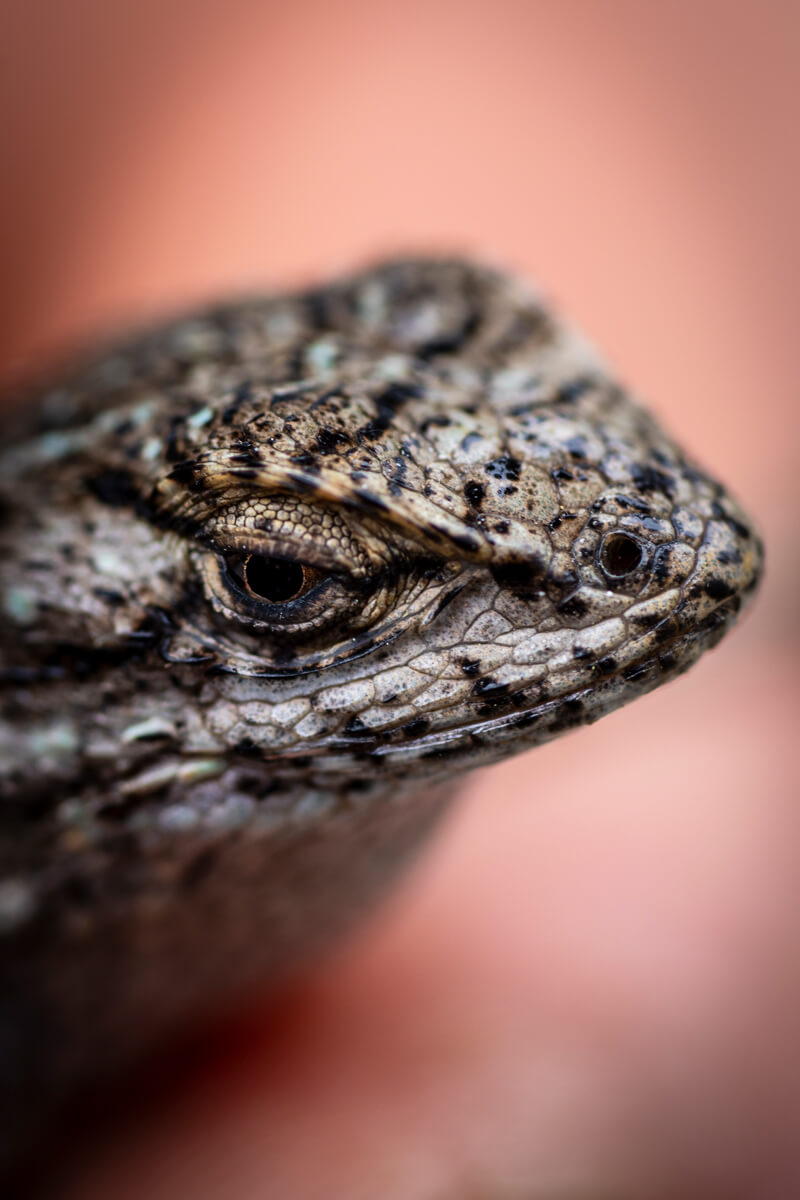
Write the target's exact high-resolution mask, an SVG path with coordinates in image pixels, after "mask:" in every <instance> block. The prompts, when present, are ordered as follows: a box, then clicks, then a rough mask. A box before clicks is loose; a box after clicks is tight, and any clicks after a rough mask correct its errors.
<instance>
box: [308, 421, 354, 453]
mask: <svg viewBox="0 0 800 1200" xmlns="http://www.w3.org/2000/svg"><path fill="white" fill-rule="evenodd" d="M349 441H350V439H349V437H348V436H347V434H346V433H343V432H342V430H341V429H328V428H327V427H323V428H322V429H320V430H319V432H318V433H317V447H316V448H317V450H318V451H319V453H320V454H335V453H336V451H337V450H338V449H339V447H340V446H346V445H347V444H348V443H349Z"/></svg>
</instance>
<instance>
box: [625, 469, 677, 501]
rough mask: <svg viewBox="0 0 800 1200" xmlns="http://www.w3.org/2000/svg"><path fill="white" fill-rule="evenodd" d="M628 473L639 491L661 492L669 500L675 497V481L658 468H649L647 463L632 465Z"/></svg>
mask: <svg viewBox="0 0 800 1200" xmlns="http://www.w3.org/2000/svg"><path fill="white" fill-rule="evenodd" d="M630 472H631V479H632V480H633V482H634V484H635V485H636V487H637V488H638V489H639V491H641V492H663V493H664V495H665V496H669V497H670V499H672V497H673V496H674V495H675V480H674V479H673V478H672V477H671V476H670V475H667V474H666V473H665V472H664V471H660V470H659V469H658V467H651V466H650V465H649V464H647V463H633V464H632V466H631V468H630Z"/></svg>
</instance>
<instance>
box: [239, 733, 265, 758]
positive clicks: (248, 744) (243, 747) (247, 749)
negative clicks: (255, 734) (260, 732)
mask: <svg viewBox="0 0 800 1200" xmlns="http://www.w3.org/2000/svg"><path fill="white" fill-rule="evenodd" d="M234 750H235V751H236V753H237V754H243V755H246V756H247V757H249V758H253V757H258V756H260V755H261V749H260V747H259V746H257V745H256V743H255V742H254V741H253V739H252V738H250V737H243V738H241V739H240V740H239V741H238V742H237V743H236V745H235V746H234Z"/></svg>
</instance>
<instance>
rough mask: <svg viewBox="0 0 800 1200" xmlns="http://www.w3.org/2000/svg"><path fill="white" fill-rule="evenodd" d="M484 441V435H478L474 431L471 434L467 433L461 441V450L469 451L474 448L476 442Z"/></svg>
mask: <svg viewBox="0 0 800 1200" xmlns="http://www.w3.org/2000/svg"><path fill="white" fill-rule="evenodd" d="M465 411H466V410H465ZM482 441H483V434H480V433H476V432H475V430H474V429H473V430H472V432H471V433H467V434H465V435H464V437H463V438H462V439H461V449H462V450H469V448H470V446H474V445H475V443H476V442H482Z"/></svg>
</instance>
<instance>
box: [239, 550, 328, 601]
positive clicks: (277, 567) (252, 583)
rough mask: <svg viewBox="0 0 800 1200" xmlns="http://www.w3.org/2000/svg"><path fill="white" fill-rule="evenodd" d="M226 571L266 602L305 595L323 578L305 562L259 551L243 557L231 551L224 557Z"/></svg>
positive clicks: (319, 572) (321, 573) (256, 596)
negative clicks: (272, 556) (271, 556)
mask: <svg viewBox="0 0 800 1200" xmlns="http://www.w3.org/2000/svg"><path fill="white" fill-rule="evenodd" d="M225 563H226V566H227V568H228V572H229V574H230V575H232V576H233V578H234V579H235V580H236V581H237V582H238V583H240V584H241V585H242V587H243V588H244V590H245V591H246V593H247V594H248V595H249V596H251V597H252V598H253V599H255V600H266V601H267V602H268V603H269V604H289V603H291V602H292V601H294V600H299V599H301V597H303V596H305V595H307V593H308V592H310V591H311V590H312V589H313V588H314V587H316V586H317V584H318V583H321V582H322V581H323V579H324V578H325V575H324V574H323V572H322V571H320V570H318V569H317V568H316V567H311V566H308V564H307V563H300V562H296V561H294V560H291V559H284V558H268V557H266V556H265V555H263V554H248V555H247V556H246V557H244V558H243V557H241V556H240V555H235V554H231V555H228V556H227V557H226V559H225Z"/></svg>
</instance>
